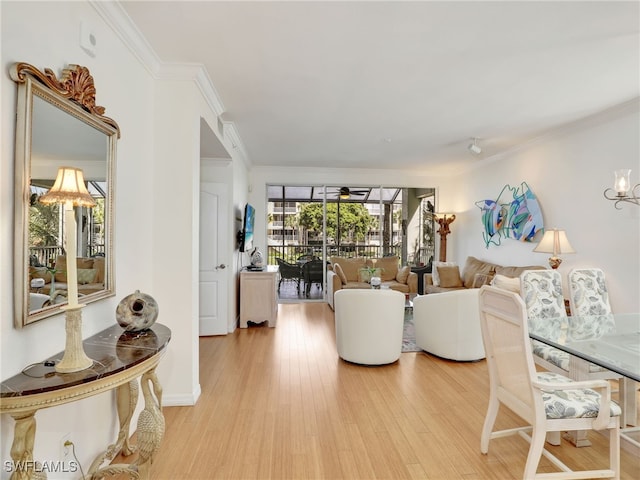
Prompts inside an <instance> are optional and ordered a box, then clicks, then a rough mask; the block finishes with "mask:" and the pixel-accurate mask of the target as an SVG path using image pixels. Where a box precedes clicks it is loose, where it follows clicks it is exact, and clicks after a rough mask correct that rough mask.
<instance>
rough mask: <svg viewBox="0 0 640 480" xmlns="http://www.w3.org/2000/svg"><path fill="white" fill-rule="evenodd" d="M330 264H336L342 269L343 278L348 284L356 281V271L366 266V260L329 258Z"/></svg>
mask: <svg viewBox="0 0 640 480" xmlns="http://www.w3.org/2000/svg"><path fill="white" fill-rule="evenodd" d="M331 263H333V264H334V265H336V264H338V265H340V267H341V268H342V271H343V272H344V275H345V277H347V280H348V281H350V282H357V281H358V270H360V269H361V268H362V267H364V266H365V265H366V259H365V258H363V257H355V258H343V257H331Z"/></svg>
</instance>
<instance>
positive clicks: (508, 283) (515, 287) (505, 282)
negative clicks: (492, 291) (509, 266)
mask: <svg viewBox="0 0 640 480" xmlns="http://www.w3.org/2000/svg"><path fill="white" fill-rule="evenodd" d="M491 285H493V286H494V287H497V288H502V289H503V290H509V291H510V292H515V293H520V279H519V278H511V277H507V276H505V275H500V274H496V275H495V277H493V281H492V282H491Z"/></svg>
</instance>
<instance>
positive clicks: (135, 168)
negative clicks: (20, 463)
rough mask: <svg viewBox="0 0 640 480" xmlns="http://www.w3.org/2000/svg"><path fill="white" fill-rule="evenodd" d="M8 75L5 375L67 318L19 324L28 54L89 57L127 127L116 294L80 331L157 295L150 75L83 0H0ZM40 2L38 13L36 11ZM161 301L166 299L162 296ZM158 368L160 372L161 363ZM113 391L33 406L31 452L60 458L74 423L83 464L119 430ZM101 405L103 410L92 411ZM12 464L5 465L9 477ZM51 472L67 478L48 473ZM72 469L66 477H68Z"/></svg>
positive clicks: (1, 245)
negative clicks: (19, 89) (22, 100)
mask: <svg viewBox="0 0 640 480" xmlns="http://www.w3.org/2000/svg"><path fill="white" fill-rule="evenodd" d="M0 8H1V9H2V28H1V35H2V52H1V55H2V58H1V63H2V74H1V77H0V78H1V80H0V82H1V95H0V96H1V99H2V105H1V114H0V117H1V118H2V119H3V122H2V132H1V134H2V137H1V141H0V148H1V150H0V155H1V175H0V192H2V193H0V258H1V259H2V268H0V322H1V323H0V333H1V353H0V358H1V364H0V372H1V376H2V378H3V379H4V378H8V377H9V376H11V375H13V374H15V373H18V372H19V371H20V370H21V369H22V368H24V367H25V366H26V365H28V364H30V363H32V362H37V361H40V360H42V359H44V358H46V357H47V356H49V355H52V354H54V353H56V352H58V351H60V350H62V349H63V348H64V319H63V317H62V316H56V317H53V318H49V319H46V320H43V321H40V322H37V323H36V324H33V325H30V326H27V327H26V328H24V329H21V330H17V329H15V328H14V327H13V324H12V319H13V298H12V292H13V278H12V258H13V223H12V221H13V192H14V187H13V178H14V171H13V156H14V135H15V125H14V121H13V119H14V118H15V117H14V115H15V105H16V104H15V101H16V84H15V83H14V82H13V81H12V80H11V79H10V77H9V75H8V70H9V67H10V65H12V64H13V63H14V62H18V61H22V62H28V63H30V64H32V65H34V66H36V67H38V68H40V69H44V68H45V67H48V68H52V69H53V70H54V71H55V72H56V73H57V74H60V72H61V70H62V68H64V67H66V66H67V65H68V64H70V63H77V64H80V65H84V66H87V67H88V68H89V69H90V71H91V73H92V75H93V76H94V80H95V83H96V92H97V94H96V100H97V103H98V105H103V106H105V107H106V112H105V113H106V115H107V116H109V117H112V118H114V119H115V120H116V121H117V122H118V124H119V126H120V128H121V131H122V138H121V139H120V140H119V142H118V147H117V149H118V152H117V159H118V160H117V167H116V191H115V216H116V228H115V232H114V233H115V237H114V244H115V249H116V256H115V259H116V262H115V273H116V295H115V297H112V298H110V299H107V300H104V301H100V302H97V303H93V304H90V305H88V306H87V307H85V309H84V310H83V318H84V324H83V333H84V336H85V337H86V336H89V335H91V334H93V333H96V332H98V331H100V330H102V329H104V328H106V327H108V326H111V325H112V324H113V323H114V322H115V318H114V312H115V308H116V305H117V303H118V302H119V300H120V299H121V298H123V297H124V296H126V295H128V294H129V293H131V292H133V291H134V290H135V289H140V290H141V291H144V292H147V293H150V294H152V295H153V294H154V293H155V292H154V291H153V277H152V273H153V270H152V268H151V266H152V260H153V259H152V252H151V249H150V248H149V246H150V245H152V244H153V241H154V236H153V233H154V232H153V228H152V221H151V217H150V216H149V215H146V214H145V212H147V211H148V210H147V207H146V206H147V205H148V204H149V199H150V198H152V185H151V183H150V182H148V181H145V179H148V178H149V175H150V172H153V169H154V165H155V161H154V158H153V144H152V141H151V140H152V136H153V135H152V125H153V108H152V101H153V97H152V95H153V81H152V78H151V77H150V75H149V73H148V72H147V70H146V69H144V68H143V67H142V66H141V65H140V63H139V62H138V60H137V59H136V58H135V57H134V56H133V55H132V54H131V52H130V51H129V50H128V49H127V48H125V46H124V45H123V44H122V42H121V41H120V40H119V38H118V37H117V36H116V35H115V34H114V33H113V32H112V31H111V30H110V29H109V28H108V27H107V26H106V25H105V24H104V22H103V21H102V19H101V18H100V16H99V15H98V14H97V13H96V11H95V9H94V8H92V7H91V6H90V5H89V4H88V3H84V2H55V3H48V2H41V3H38V4H34V3H31V2H1V3H0ZM34 9H37V15H36V14H34ZM81 22H85V23H87V24H89V25H91V28H92V29H93V31H94V34H95V36H96V38H97V42H98V45H97V55H96V57H95V58H92V57H90V56H88V55H87V54H86V53H85V52H84V51H83V50H82V49H81V48H80V46H79V41H78V39H79V29H80V23H81ZM161 310H162V303H161ZM161 376H162V372H161ZM113 406H114V398H113V393H105V394H102V395H99V396H97V397H93V398H90V399H87V400H83V401H82V402H78V404H73V405H66V406H62V407H56V408H52V409H45V410H41V411H39V412H38V413H37V415H36V419H37V423H38V427H37V428H38V435H37V439H36V445H35V451H34V453H35V456H36V457H37V458H38V459H40V460H58V457H59V443H60V439H61V437H62V435H64V434H65V433H67V432H72V440H74V441H75V442H76V443H77V445H78V447H79V448H78V449H77V452H78V454H79V456H80V460H81V461H82V463H83V465H87V466H88V464H89V460H90V459H92V457H93V456H94V455H95V454H96V453H97V452H98V449H99V448H100V447H102V446H104V445H106V444H107V443H109V442H112V441H113V439H114V434H115V433H116V425H115V421H114V419H113V415H112V414H113V412H114V407H113ZM96 412H104V414H103V415H96ZM1 421H2V434H1V440H2V442H1V443H2V447H1V452H0V457H1V458H3V459H9V458H10V456H9V448H10V446H11V438H12V436H13V420H12V419H11V417H9V416H8V415H3V416H2V420H1ZM5 476H6V472H4V470H3V472H2V478H5ZM49 478H63V477H55V476H53V475H50V476H49ZM65 478H66V477H65Z"/></svg>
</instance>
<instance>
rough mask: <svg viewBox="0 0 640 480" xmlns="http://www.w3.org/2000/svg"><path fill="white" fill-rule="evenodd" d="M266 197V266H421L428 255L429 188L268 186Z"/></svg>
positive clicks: (431, 228)
mask: <svg viewBox="0 0 640 480" xmlns="http://www.w3.org/2000/svg"><path fill="white" fill-rule="evenodd" d="M267 195H268V198H267V205H268V207H267V222H266V223H267V245H268V251H267V261H268V263H269V264H271V265H277V264H278V262H279V261H280V262H283V261H284V262H287V263H289V264H298V265H303V264H304V263H305V262H306V261H308V260H309V259H314V258H317V259H321V260H322V261H324V262H326V261H328V260H330V258H331V257H332V256H340V257H370V258H374V257H382V256H397V257H398V258H399V259H400V261H401V263H402V264H403V265H415V266H420V265H426V264H427V262H429V259H430V258H432V256H433V251H434V248H435V239H434V236H433V232H434V230H435V229H434V225H433V222H434V218H433V211H434V205H435V191H434V189H428V188H425V189H417V188H402V187H385V186H366V187H362V186H344V185H321V186H310V185H269V186H267ZM278 259H280V260H278ZM293 283H295V282H293ZM303 293H304V294H305V295H306V292H303ZM300 296H301V297H300V298H303V297H304V295H303V294H300ZM305 298H306V297H305Z"/></svg>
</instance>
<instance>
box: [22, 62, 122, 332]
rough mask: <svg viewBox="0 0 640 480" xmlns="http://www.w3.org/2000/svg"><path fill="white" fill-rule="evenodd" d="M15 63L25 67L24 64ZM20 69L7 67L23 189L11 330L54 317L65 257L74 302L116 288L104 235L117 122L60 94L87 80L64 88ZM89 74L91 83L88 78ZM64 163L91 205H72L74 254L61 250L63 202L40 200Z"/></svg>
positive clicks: (108, 229)
mask: <svg viewBox="0 0 640 480" xmlns="http://www.w3.org/2000/svg"><path fill="white" fill-rule="evenodd" d="M17 65H19V66H22V67H23V68H24V65H25V64H17ZM72 67H76V66H72ZM78 68H80V69H84V67H76V69H78ZM84 71H86V74H87V75H88V70H86V69H84ZM45 72H47V71H45ZM67 72H69V71H68V70H65V72H64V74H65V75H66V74H67ZM27 73H28V74H25V75H23V76H22V78H20V75H19V71H17V70H16V71H12V76H14V80H16V81H18V82H19V83H20V82H21V81H22V82H23V83H20V84H19V87H18V88H19V91H18V95H19V97H18V112H17V113H18V115H17V118H18V123H17V130H16V139H17V142H16V176H17V182H16V185H21V184H22V185H23V188H24V191H17V192H16V233H17V240H19V241H17V242H16V273H17V275H16V279H17V280H18V279H23V280H21V281H16V321H15V323H16V326H18V327H21V326H24V325H27V324H29V323H32V322H35V321H37V320H41V319H43V318H46V317H48V316H51V315H54V314H57V313H59V308H60V306H62V305H64V304H66V303H67V294H68V283H67V280H68V279H67V262H68V258H69V257H73V258H75V262H76V265H77V288H78V296H79V298H78V301H79V302H80V303H85V304H86V303H90V302H93V301H96V300H99V299H101V298H105V297H107V296H110V295H113V293H114V290H115V288H114V282H113V278H112V277H113V274H112V273H113V269H112V265H113V249H112V245H111V238H112V230H113V214H112V192H113V178H112V171H113V161H114V160H115V140H116V138H117V136H118V130H117V125H116V124H115V122H113V121H112V120H110V119H108V118H106V117H102V118H101V115H99V114H96V112H93V113H91V110H92V108H95V109H96V110H97V109H102V107H95V103H92V104H91V105H89V106H87V105H80V104H79V103H78V102H74V101H72V100H69V99H67V98H64V96H65V95H66V94H67V93H69V92H65V91H61V89H64V88H73V89H75V88H86V83H85V87H80V86H79V84H76V85H75V86H72V87H67V86H65V85H63V84H62V83H57V81H56V79H55V76H53V77H51V75H52V74H51V75H50V76H49V77H47V78H44V75H43V74H41V72H39V71H37V70H35V69H33V67H30V66H28V68H27ZM31 74H34V76H35V78H34V76H32V75H31ZM88 78H89V79H90V83H91V87H93V79H92V78H91V77H90V76H88ZM76 80H77V79H76ZM85 81H86V78H85ZM71 93H72V92H71ZM71 93H69V94H71ZM102 111H104V110H103V109H102ZM65 166H68V167H74V168H78V169H81V170H82V171H83V173H84V180H85V186H86V188H87V190H88V191H89V193H90V194H91V196H92V197H93V199H94V200H95V202H96V206H95V207H93V208H87V207H75V212H74V213H75V219H76V227H77V228H76V245H77V249H76V251H75V252H73V253H72V252H66V251H65V248H64V246H65V244H66V243H65V238H66V233H67V232H66V231H65V228H64V225H65V218H64V217H65V212H64V208H63V206H62V205H60V204H49V205H45V204H43V203H41V202H40V201H39V199H40V198H41V197H42V195H44V194H45V193H47V192H48V191H49V189H50V188H51V187H52V186H53V183H54V181H55V179H56V175H57V173H58V169H59V168H60V167H65ZM20 177H22V178H20ZM21 247H22V248H21ZM21 249H22V250H23V251H22V252H21V251H20V250H21Z"/></svg>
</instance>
